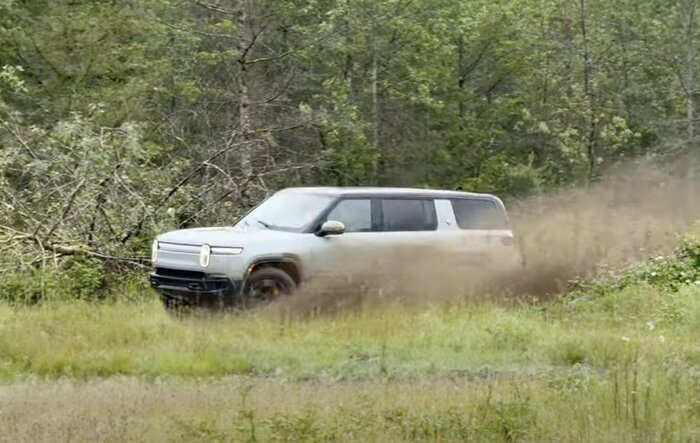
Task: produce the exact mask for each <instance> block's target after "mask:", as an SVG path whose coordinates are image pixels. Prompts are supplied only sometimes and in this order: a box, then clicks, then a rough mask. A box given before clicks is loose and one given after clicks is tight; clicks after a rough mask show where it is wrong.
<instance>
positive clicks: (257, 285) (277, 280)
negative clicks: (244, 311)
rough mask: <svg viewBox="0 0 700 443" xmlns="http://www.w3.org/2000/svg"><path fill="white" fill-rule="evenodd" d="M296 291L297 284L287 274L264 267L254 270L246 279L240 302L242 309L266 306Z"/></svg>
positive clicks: (273, 268) (277, 269)
mask: <svg viewBox="0 0 700 443" xmlns="http://www.w3.org/2000/svg"><path fill="white" fill-rule="evenodd" d="M296 289H297V284H296V282H295V281H294V279H293V278H292V277H290V276H289V274H287V273H286V272H284V271H283V270H281V269H279V268H275V267H272V266H264V267H261V268H257V269H255V270H254V271H253V272H252V273H251V274H250V277H248V281H247V282H246V287H245V292H244V294H243V297H242V300H241V302H242V304H243V306H244V307H256V306H261V305H266V304H268V303H271V302H273V301H275V300H278V299H279V298H281V297H287V296H290V295H292V294H293V293H294V292H295V291H296Z"/></svg>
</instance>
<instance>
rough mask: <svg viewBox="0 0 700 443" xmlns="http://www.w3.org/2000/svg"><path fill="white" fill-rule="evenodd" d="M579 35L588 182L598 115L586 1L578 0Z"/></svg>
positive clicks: (595, 153) (593, 161)
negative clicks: (585, 122)
mask: <svg viewBox="0 0 700 443" xmlns="http://www.w3.org/2000/svg"><path fill="white" fill-rule="evenodd" d="M579 13H580V24H581V36H582V37H583V89H584V93H585V95H586V101H587V102H588V103H587V108H588V109H587V112H586V114H587V118H588V122H587V124H588V129H587V131H588V135H587V139H586V156H587V157H588V183H589V184H590V183H591V181H592V180H593V177H594V175H595V166H596V156H597V147H598V121H597V119H598V117H597V115H596V97H595V91H594V90H593V61H592V60H591V53H590V40H589V35H588V28H587V25H586V1H585V0H579Z"/></svg>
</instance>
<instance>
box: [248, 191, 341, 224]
mask: <svg viewBox="0 0 700 443" xmlns="http://www.w3.org/2000/svg"><path fill="white" fill-rule="evenodd" d="M331 201H333V197H332V196H329V195H319V194H305V193H291V192H285V193H281V194H275V195H273V196H272V197H270V198H268V199H267V200H265V201H264V202H262V203H261V204H260V206H258V207H257V208H255V209H253V211H251V212H250V213H249V214H248V215H246V216H245V217H244V218H243V219H242V220H241V221H240V222H238V223H237V224H236V226H237V227H240V226H241V224H245V225H246V226H257V227H261V228H267V229H280V230H286V231H301V230H303V229H304V228H305V227H306V226H308V224H309V223H311V222H312V221H314V220H315V219H316V218H317V217H318V216H319V215H320V214H321V212H322V211H323V210H324V209H326V208H327V207H328V205H329V204H330V203H331Z"/></svg>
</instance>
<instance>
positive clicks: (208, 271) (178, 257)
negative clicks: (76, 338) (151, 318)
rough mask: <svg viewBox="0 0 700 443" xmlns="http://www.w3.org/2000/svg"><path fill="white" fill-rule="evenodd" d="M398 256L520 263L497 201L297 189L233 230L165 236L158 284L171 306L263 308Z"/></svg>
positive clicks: (159, 242)
mask: <svg viewBox="0 0 700 443" xmlns="http://www.w3.org/2000/svg"><path fill="white" fill-rule="evenodd" d="M397 248H398V249H401V248H405V249H406V250H410V251H412V253H415V254H421V251H428V250H430V251H431V252H430V253H431V254H433V253H435V252H434V251H439V254H440V256H439V257H431V258H430V259H431V260H433V261H437V262H441V261H443V262H445V263H450V264H455V263H457V264H460V263H463V264H464V265H465V266H473V265H483V266H485V267H489V266H499V267H516V266H519V264H520V256H519V253H518V251H517V249H516V247H515V245H514V241H513V234H512V231H511V229H510V226H509V222H508V218H507V215H506V210H505V207H504V205H503V203H502V202H501V200H499V199H498V198H497V197H495V196H492V195H487V194H473V193H467V192H456V191H436V190H423V189H406V188H289V189H284V190H282V191H279V192H277V193H275V194H273V195H272V196H271V197H269V198H268V199H266V200H265V201H263V202H262V203H260V204H259V205H258V206H257V207H255V208H254V209H253V210H251V211H250V212H249V213H248V214H247V215H245V216H244V217H243V218H241V219H240V220H239V221H238V222H237V223H236V224H235V225H234V226H232V227H216V228H197V229H184V230H177V231H172V232H168V233H165V234H162V235H159V236H158V237H157V239H156V240H155V241H154V243H153V251H152V252H153V253H152V261H153V267H154V270H153V272H152V274H151V278H150V281H151V286H152V287H153V288H154V289H155V290H156V291H158V292H159V293H160V295H161V297H162V298H163V301H164V303H165V306H166V307H174V306H179V305H180V304H188V305H202V304H208V305H211V304H214V305H219V306H237V305H241V304H242V305H243V306H246V305H256V304H259V303H261V302H267V301H270V300H273V299H275V298H277V297H279V296H282V295H289V294H291V293H293V292H294V291H295V290H296V289H297V288H298V287H300V286H302V285H304V284H305V283H306V282H307V281H309V280H313V279H316V278H323V277H327V276H332V275H341V274H343V273H348V272H352V269H353V266H352V264H351V263H349V261H350V260H353V259H355V260H356V259H360V260H362V258H363V257H364V258H367V259H369V258H371V257H375V256H381V255H382V254H381V252H382V251H392V250H397ZM377 253H379V254H377ZM386 257H388V255H385V258H386ZM404 258H405V257H404ZM355 263H356V262H355ZM397 267H398V266H397ZM395 268H396V267H395Z"/></svg>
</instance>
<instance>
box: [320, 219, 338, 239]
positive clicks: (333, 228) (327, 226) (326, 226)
mask: <svg viewBox="0 0 700 443" xmlns="http://www.w3.org/2000/svg"><path fill="white" fill-rule="evenodd" d="M343 233H345V225H344V224H343V223H341V222H339V221H335V220H328V221H327V222H324V223H323V224H322V225H321V229H319V230H318V232H317V233H316V235H318V236H319V237H326V236H328V235H341V234H343Z"/></svg>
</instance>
